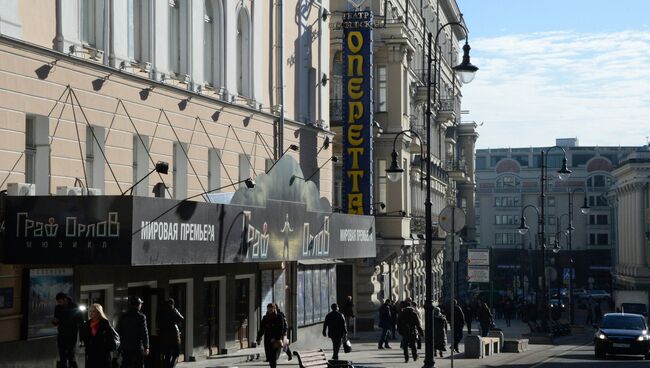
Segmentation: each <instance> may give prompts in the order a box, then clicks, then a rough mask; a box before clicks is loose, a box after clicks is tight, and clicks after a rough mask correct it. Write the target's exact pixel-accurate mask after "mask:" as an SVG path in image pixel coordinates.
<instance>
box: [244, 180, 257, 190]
mask: <svg viewBox="0 0 650 368" xmlns="http://www.w3.org/2000/svg"><path fill="white" fill-rule="evenodd" d="M244 184H246V188H248V189H253V188H255V181H254V180H253V179H251V178H248V179H246V180H244Z"/></svg>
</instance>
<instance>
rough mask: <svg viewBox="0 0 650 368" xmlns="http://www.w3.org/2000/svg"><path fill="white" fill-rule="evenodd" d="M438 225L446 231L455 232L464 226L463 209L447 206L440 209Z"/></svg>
mask: <svg viewBox="0 0 650 368" xmlns="http://www.w3.org/2000/svg"><path fill="white" fill-rule="evenodd" d="M439 219H440V227H441V228H442V229H443V230H444V231H446V232H448V233H457V232H459V231H461V230H463V228H464V227H465V211H463V210H462V209H460V208H458V207H452V206H447V207H445V208H443V209H442V211H440V216H439Z"/></svg>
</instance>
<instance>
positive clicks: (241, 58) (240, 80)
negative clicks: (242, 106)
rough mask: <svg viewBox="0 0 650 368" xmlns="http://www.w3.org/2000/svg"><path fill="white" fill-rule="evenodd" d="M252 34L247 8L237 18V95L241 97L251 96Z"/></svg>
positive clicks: (241, 10)
mask: <svg viewBox="0 0 650 368" xmlns="http://www.w3.org/2000/svg"><path fill="white" fill-rule="evenodd" d="M250 54H251V32H250V17H249V15H248V11H247V10H246V9H245V8H242V9H240V10H239V15H238V16H237V62H236V64H235V68H236V71H237V73H236V78H237V93H239V95H241V96H248V97H250V95H251V82H250V81H251V78H250V74H251V73H250V71H251V59H250Z"/></svg>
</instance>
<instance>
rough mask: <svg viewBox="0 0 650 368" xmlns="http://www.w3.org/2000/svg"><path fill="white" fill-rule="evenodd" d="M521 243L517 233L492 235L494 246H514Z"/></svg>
mask: <svg viewBox="0 0 650 368" xmlns="http://www.w3.org/2000/svg"><path fill="white" fill-rule="evenodd" d="M520 243H521V235H519V234H518V233H494V244H498V245H515V244H520Z"/></svg>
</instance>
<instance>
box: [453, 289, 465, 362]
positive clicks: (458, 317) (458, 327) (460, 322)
mask: <svg viewBox="0 0 650 368" xmlns="http://www.w3.org/2000/svg"><path fill="white" fill-rule="evenodd" d="M464 326H465V314H464V313H463V308H461V307H460V305H458V300H456V299H454V346H453V350H454V351H455V352H457V353H460V351H458V344H459V343H460V340H462V339H463V327H464Z"/></svg>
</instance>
